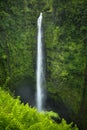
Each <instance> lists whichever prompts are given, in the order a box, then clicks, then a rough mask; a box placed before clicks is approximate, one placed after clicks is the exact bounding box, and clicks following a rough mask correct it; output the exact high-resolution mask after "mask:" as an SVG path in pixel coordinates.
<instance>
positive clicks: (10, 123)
mask: <svg viewBox="0 0 87 130" xmlns="http://www.w3.org/2000/svg"><path fill="white" fill-rule="evenodd" d="M51 116H54V117H56V118H58V116H57V114H55V113H53V112H49V113H48V112H46V113H43V112H42V113H39V112H37V110H36V109H35V108H30V107H29V106H28V104H26V105H24V104H23V103H22V104H21V103H20V100H19V98H17V99H13V98H12V97H11V96H10V94H9V93H8V92H4V91H3V90H2V89H1V88H0V130H37V129H38V130H78V128H77V127H76V126H75V127H74V128H72V123H71V124H67V123H66V121H65V120H64V119H62V121H61V123H59V124H57V123H55V122H54V121H53V120H52V119H51Z"/></svg>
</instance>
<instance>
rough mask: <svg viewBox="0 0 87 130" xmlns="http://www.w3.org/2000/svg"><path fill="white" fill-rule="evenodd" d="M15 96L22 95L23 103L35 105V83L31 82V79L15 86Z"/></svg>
mask: <svg viewBox="0 0 87 130" xmlns="http://www.w3.org/2000/svg"><path fill="white" fill-rule="evenodd" d="M14 91H15V96H20V100H21V101H22V102H23V103H29V105H31V106H35V90H34V84H32V83H31V82H29V79H26V80H23V81H22V82H20V83H19V85H18V86H17V87H15V90H14Z"/></svg>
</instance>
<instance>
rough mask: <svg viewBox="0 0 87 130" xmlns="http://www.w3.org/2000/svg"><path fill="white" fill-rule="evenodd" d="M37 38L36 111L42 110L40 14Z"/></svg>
mask: <svg viewBox="0 0 87 130" xmlns="http://www.w3.org/2000/svg"><path fill="white" fill-rule="evenodd" d="M37 26H38V36H37V70H36V82H37V84H36V85H37V93H36V104H37V109H38V111H42V110H43V81H44V68H43V67H44V66H43V43H42V13H40V16H39V18H38V20H37Z"/></svg>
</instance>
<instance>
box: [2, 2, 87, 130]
mask: <svg viewBox="0 0 87 130" xmlns="http://www.w3.org/2000/svg"><path fill="white" fill-rule="evenodd" d="M41 11H42V12H43V34H44V39H43V42H44V43H45V52H46V70H47V72H46V82H47V93H48V95H49V98H50V100H51V99H52V101H53V102H55V110H56V112H60V111H61V110H59V106H60V102H63V103H64V105H65V107H66V108H67V109H68V110H70V111H71V112H70V113H69V116H70V119H71V120H73V121H75V122H76V123H77V124H78V126H79V128H80V129H81V130H86V129H87V2H86V0H41V1H40V0H19V1H18V0H0V86H2V87H3V88H4V89H8V88H9V89H10V90H11V91H14V90H15V89H16V88H19V86H21V84H22V83H23V81H24V82H26V79H27V81H28V82H29V83H28V84H29V90H33V91H35V82H36V81H35V79H36V78H35V76H36V74H35V73H36V53H37V52H36V48H37V47H36V42H37V40H36V37H37V18H38V16H39V14H40V12H41ZM29 96H30V95H29ZM47 98H48V97H47ZM60 99H61V100H60ZM32 102H33V101H32ZM47 103H49V104H48V106H50V105H51V104H50V102H47ZM58 103H59V104H58ZM50 107H51V106H50ZM61 107H62V106H61ZM0 109H1V108H0ZM29 109H30V108H29ZM1 111H3V110H1ZM72 112H73V114H72ZM59 114H60V116H61V112H60V113H59ZM66 115H67V116H68V113H67V112H66ZM5 117H6V115H5ZM6 119H7V117H6ZM7 120H8V119H7ZM9 120H10V119H9ZM9 120H8V121H9ZM71 120H70V121H71ZM14 122H15V121H14ZM7 124H8V123H7ZM37 126H38V125H37Z"/></svg>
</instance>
